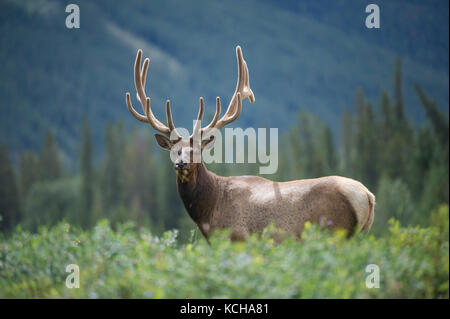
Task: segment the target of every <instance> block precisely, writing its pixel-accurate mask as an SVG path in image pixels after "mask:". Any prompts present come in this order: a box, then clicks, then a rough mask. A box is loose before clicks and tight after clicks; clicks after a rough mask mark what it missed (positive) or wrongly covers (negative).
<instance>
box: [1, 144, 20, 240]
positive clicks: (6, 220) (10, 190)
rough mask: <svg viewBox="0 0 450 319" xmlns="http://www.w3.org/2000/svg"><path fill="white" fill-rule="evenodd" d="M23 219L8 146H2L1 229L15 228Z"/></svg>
mask: <svg viewBox="0 0 450 319" xmlns="http://www.w3.org/2000/svg"><path fill="white" fill-rule="evenodd" d="M20 220H21V210H20V200H19V191H18V187H17V182H16V176H15V173H14V169H13V167H12V165H11V163H10V160H9V152H8V149H7V147H6V146H3V145H1V146H0V230H1V231H6V230H10V229H11V228H13V227H14V226H15V225H17V224H18V223H19V222H20Z"/></svg>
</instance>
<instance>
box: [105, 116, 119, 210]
mask: <svg viewBox="0 0 450 319" xmlns="http://www.w3.org/2000/svg"><path fill="white" fill-rule="evenodd" d="M119 135H120V134H119V133H118V131H117V129H116V128H115V127H114V126H112V125H109V124H108V125H107V126H106V132H105V164H104V170H103V182H102V184H103V187H102V189H103V201H104V208H105V209H107V210H108V209H111V208H113V207H117V206H118V205H119V204H121V203H122V179H121V178H122V176H121V173H122V172H121V165H120V164H121V155H122V151H123V149H122V148H121V146H120V142H119V141H118V139H119V138H120V136H119ZM108 213H109V212H108Z"/></svg>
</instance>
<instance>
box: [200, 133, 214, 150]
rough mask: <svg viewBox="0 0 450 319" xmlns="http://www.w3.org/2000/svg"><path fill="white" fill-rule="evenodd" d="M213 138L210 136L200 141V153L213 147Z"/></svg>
mask: <svg viewBox="0 0 450 319" xmlns="http://www.w3.org/2000/svg"><path fill="white" fill-rule="evenodd" d="M214 141H215V137H214V136H210V137H209V138H208V139H206V140H203V141H202V151H204V150H207V149H210V148H211V147H212V146H213V145H214Z"/></svg>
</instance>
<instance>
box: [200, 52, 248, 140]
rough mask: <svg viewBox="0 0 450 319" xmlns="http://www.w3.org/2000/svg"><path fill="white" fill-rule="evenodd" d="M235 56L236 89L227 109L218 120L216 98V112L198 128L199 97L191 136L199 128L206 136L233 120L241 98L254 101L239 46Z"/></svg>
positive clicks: (218, 113)
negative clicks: (206, 124)
mask: <svg viewBox="0 0 450 319" xmlns="http://www.w3.org/2000/svg"><path fill="white" fill-rule="evenodd" d="M236 58H237V63H238V80H237V84H236V90H235V91H234V94H233V97H232V98H231V101H230V104H229V105H228V108H227V111H226V112H225V114H224V115H223V116H222V118H221V119H220V120H219V116H220V98H219V97H217V98H216V113H215V115H214V117H213V119H212V120H211V122H210V123H209V124H208V126H206V127H204V128H200V123H201V120H202V119H203V113H204V102H203V98H200V110H199V112H198V117H197V123H196V125H195V127H194V132H193V133H192V135H191V137H192V136H193V135H194V134H195V133H196V132H198V130H200V129H201V131H200V133H201V136H207V135H208V134H209V133H211V131H212V130H213V129H218V130H220V129H221V128H222V127H224V126H225V125H227V124H229V123H231V122H233V121H235V120H236V119H237V118H238V117H239V115H240V114H241V111H242V100H243V99H245V98H247V97H248V98H249V100H250V102H251V103H253V102H255V95H254V94H253V92H252V90H251V88H250V79H249V75H248V68H247V63H246V62H245V60H244V57H243V56H242V50H241V47H240V46H237V47H236Z"/></svg>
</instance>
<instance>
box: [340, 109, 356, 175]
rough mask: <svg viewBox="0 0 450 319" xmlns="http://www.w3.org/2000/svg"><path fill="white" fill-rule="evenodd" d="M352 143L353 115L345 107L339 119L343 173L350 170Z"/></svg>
mask: <svg viewBox="0 0 450 319" xmlns="http://www.w3.org/2000/svg"><path fill="white" fill-rule="evenodd" d="M353 144H354V141H353V115H352V113H351V112H350V111H349V110H347V109H346V110H344V113H343V115H342V120H341V154H342V156H341V169H342V170H343V172H345V173H349V172H351V168H350V165H351V162H352V154H353V151H354V148H353Z"/></svg>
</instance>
